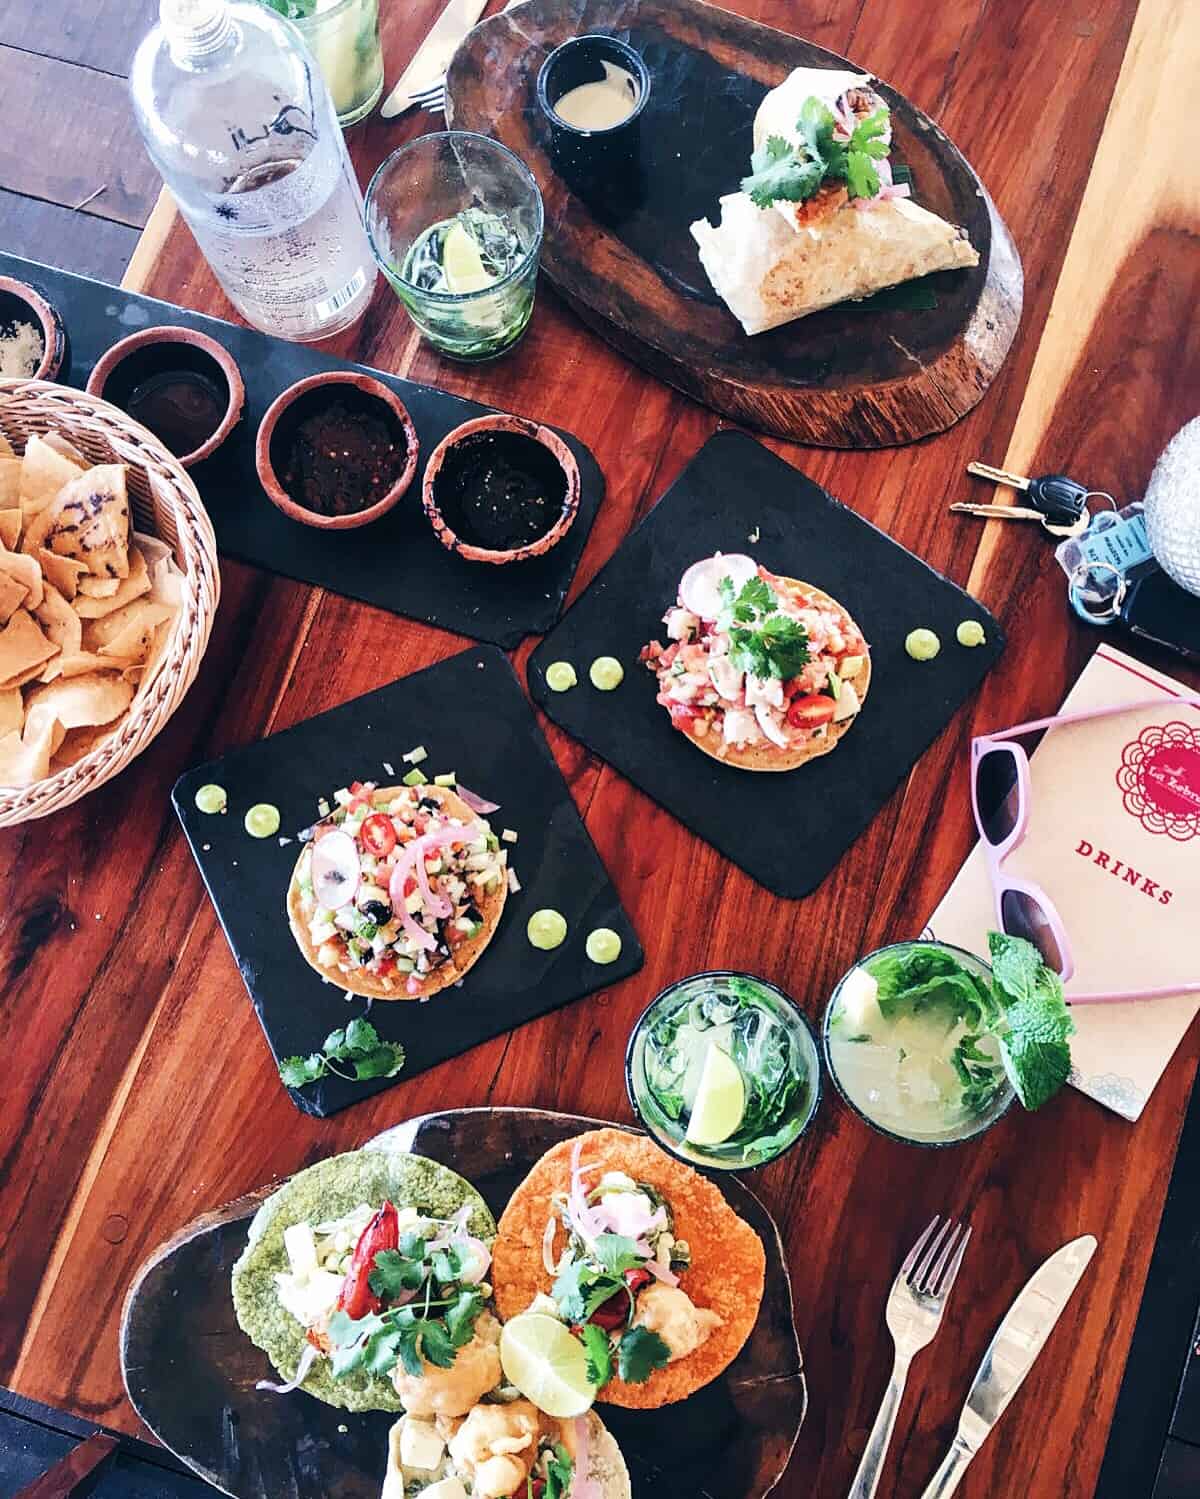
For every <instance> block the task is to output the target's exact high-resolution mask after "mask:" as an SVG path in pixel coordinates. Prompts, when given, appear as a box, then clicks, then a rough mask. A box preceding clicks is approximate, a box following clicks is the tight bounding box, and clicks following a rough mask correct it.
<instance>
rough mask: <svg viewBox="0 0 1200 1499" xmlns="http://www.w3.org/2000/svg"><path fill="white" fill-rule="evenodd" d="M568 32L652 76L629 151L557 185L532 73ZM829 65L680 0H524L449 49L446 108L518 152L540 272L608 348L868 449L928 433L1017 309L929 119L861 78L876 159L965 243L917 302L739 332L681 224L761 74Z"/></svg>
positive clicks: (816, 52) (964, 405)
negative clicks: (888, 158) (881, 104)
mask: <svg viewBox="0 0 1200 1499" xmlns="http://www.w3.org/2000/svg"><path fill="white" fill-rule="evenodd" d="M588 30H596V31H603V32H610V33H612V34H614V35H616V36H619V37H621V38H622V39H623V40H627V41H628V42H629V43H630V45H631V46H632V47H633V48H634V50H635V51H636V52H637V53H638V54H639V55H640V56H642V57H643V59H644V60H645V61H646V63H647V66H648V67H649V68H650V69H651V72H652V75H653V81H652V85H651V89H650V93H649V96H648V100H647V103H646V105H645V108H644V110H643V112H642V115H641V118H640V120H639V122H638V130H639V135H638V142H637V148H636V153H632V152H631V154H630V157H629V159H628V160H623V159H620V158H618V159H617V160H616V161H615V162H613V163H612V164H610V165H608V166H607V168H606V167H605V166H603V165H599V166H595V167H594V168H591V169H589V170H588V171H587V173H586V174H584V176H583V178H582V180H576V178H575V177H574V176H572V177H571V181H570V184H569V185H568V181H567V180H566V179H565V177H564V174H563V172H562V171H561V170H560V169H559V167H558V166H557V165H556V162H555V153H554V146H553V142H552V139H551V133H550V128H549V124H548V121H547V119H546V117H545V115H544V114H543V113H542V112H541V111H540V110H539V109H538V107H537V104H536V102H535V84H536V81H537V78H538V73H539V70H540V69H541V66H542V64H543V62H544V61H545V59H546V57H547V56H548V55H549V54H550V52H551V51H552V50H553V49H554V48H555V47H557V46H560V45H561V44H562V43H563V42H565V41H567V40H568V39H569V38H570V37H572V36H575V35H578V34H579V33H580V32H584V31H588ZM845 65H846V64H845V60H844V59H843V58H841V57H839V56H838V55H837V54H836V53H834V52H830V51H828V50H827V49H825V48H823V47H818V46H814V44H813V43H812V42H811V41H807V40H800V39H798V38H795V37H791V36H787V35H784V34H782V33H780V32H779V31H777V30H773V29H770V28H768V27H764V26H761V25H758V24H756V23H754V22H753V21H750V20H748V19H746V18H745V17H743V16H738V15H734V14H732V13H730V12H729V11H728V10H718V9H717V8H715V7H714V6H711V5H708V4H704V3H700V0H566V3H564V0H533V3H532V4H529V5H527V6H522V7H521V9H520V11H519V12H516V13H514V14H511V15H507V14H504V15H501V16H499V17H496V18H495V19H494V20H492V21H490V22H488V23H487V24H485V25H483V26H480V27H479V28H478V29H477V30H476V31H474V32H473V33H472V35H471V38H470V40H469V41H468V42H467V43H466V45H465V46H463V47H462V48H460V50H459V53H458V55H457V57H456V58H455V59H454V65H453V67H452V68H451V70H450V74H449V77H448V80H447V92H448V104H447V111H446V113H447V118H448V119H449V121H450V122H451V124H452V125H453V126H454V128H455V129H457V130H477V131H480V132H482V133H483V134H485V135H494V136H495V137H496V138H497V139H498V140H501V141H503V142H504V144H505V145H506V146H508V147H509V148H510V149H511V150H513V151H515V152H516V153H517V155H518V156H520V157H521V159H522V160H523V161H525V162H526V163H527V164H528V166H529V168H530V170H531V171H532V172H533V174H534V175H535V176H536V178H537V179H538V182H539V184H540V186H541V189H542V194H543V197H544V199H545V204H546V237H545V242H544V244H543V247H542V269H543V273H544V279H546V280H548V281H550V282H551V283H552V284H553V285H554V287H555V288H556V289H557V290H558V291H559V292H560V294H561V295H562V296H563V297H564V298H565V299H566V301H567V302H568V304H569V305H570V306H571V307H572V308H573V309H574V310H575V311H576V312H577V313H578V314H579V315H580V317H582V318H583V320H584V321H585V322H586V323H587V324H588V325H589V326H590V327H592V328H594V329H595V330H596V331H597V332H598V333H599V334H601V336H602V337H604V338H606V339H608V340H609V341H610V342H611V343H612V344H613V345H614V346H615V347H616V348H617V349H619V350H620V351H621V352H622V353H623V354H627V355H628V356H629V357H630V358H631V359H634V360H635V361H636V362H637V363H638V364H640V365H642V366H643V367H644V368H645V369H648V370H650V371H651V372H652V373H654V374H656V375H658V376H660V377H661V378H662V379H664V380H668V381H669V382H670V383H671V384H672V385H675V386H677V387H678V388H679V389H680V390H683V391H686V392H687V393H688V394H689V395H693V396H695V397H696V399H697V400H700V401H703V402H704V403H705V404H706V405H709V406H711V407H712V408H713V409H714V410H715V411H718V412H722V413H724V414H725V415H727V416H731V417H733V418H734V419H735V420H739V421H744V422H746V423H748V424H749V425H750V426H752V427H757V428H760V429H761V430H762V431H764V432H774V433H776V434H778V435H779V436H782V437H789V438H793V439H795V440H797V441H801V442H812V443H822V444H824V445H825V446H828V447H835V448H874V447H886V446H888V445H889V444H892V443H897V442H908V441H911V440H912V439H913V438H917V437H927V436H929V435H930V434H931V433H934V432H940V431H942V430H944V429H945V428H946V427H949V426H951V425H952V424H953V423H954V422H956V421H957V420H958V419H959V417H961V416H962V415H963V414H964V412H966V411H969V410H970V409H971V407H972V406H974V405H975V403H976V402H977V401H978V400H979V399H980V398H981V397H982V395H983V394H984V392H985V391H986V390H987V388H988V386H989V385H990V383H991V381H992V379H993V378H994V376H995V374H996V371H997V370H998V369H999V367H1000V365H1001V363H1002V361H1003V359H1004V356H1005V354H1006V353H1007V352H1008V349H1009V347H1010V345H1011V343H1012V339H1013V335H1014V333H1015V332H1016V327H1017V323H1018V321H1019V320H1020V316H1021V264H1020V259H1019V256H1018V254H1017V252H1016V250H1015V248H1014V246H1013V243H1012V239H1011V237H1010V235H1009V232H1008V229H1007V228H1006V226H1005V225H1004V223H1003V222H1002V221H1001V219H1000V218H999V217H998V215H997V213H996V210H995V206H994V205H993V203H992V202H991V200H990V198H989V197H988V195H987V192H986V189H985V188H984V187H983V186H982V185H981V183H980V181H979V179H978V177H976V175H975V173H974V172H973V171H972V170H971V167H970V165H969V164H968V163H967V162H966V161H965V160H964V159H963V157H962V155H961V154H960V152H959V151H958V150H957V149H956V148H955V146H954V145H953V144H952V143H951V142H950V141H949V140H948V139H947V138H946V136H945V135H944V134H943V133H941V132H939V131H938V130H937V129H936V128H935V127H934V126H933V125H932V123H931V122H930V121H929V120H928V119H927V118H926V117H924V116H923V115H921V114H920V113H919V112H918V111H917V110H915V109H914V108H913V106H912V104H911V103H910V102H909V100H907V99H906V98H904V97H903V95H897V94H895V93H893V92H892V91H891V90H889V89H888V88H887V86H886V81H885V82H884V83H881V84H880V87H881V88H882V89H883V91H884V94H885V95H886V97H887V100H888V103H889V105H890V106H891V119H892V128H893V131H894V151H895V159H896V161H898V162H903V163H904V165H905V166H906V167H907V168H908V169H909V171H910V172H911V173H912V177H913V181H914V183H916V184H917V196H918V198H919V201H920V202H921V204H922V205H923V206H924V207H926V208H928V209H930V210H931V211H932V212H934V213H937V214H939V215H941V217H942V218H944V219H946V220H947V221H948V222H949V223H952V224H957V225H960V226H961V227H962V228H963V229H965V230H966V231H967V232H968V234H969V236H970V240H971V243H972V244H973V245H974V247H975V249H976V250H977V252H978V255H979V264H978V265H977V266H975V267H973V268H972V269H970V270H960V271H954V272H947V273H945V274H942V275H938V276H936V277H934V278H932V284H933V285H934V287H935V292H934V295H935V299H936V305H935V306H933V307H931V308H927V309H925V310H924V311H922V312H919V313H914V312H911V311H910V312H904V311H891V312H884V311H877V312H873V313H869V314H868V313H864V312H863V310H862V309H860V308H855V307H848V306H845V305H843V306H842V307H830V308H827V309H825V310H824V311H822V312H818V313H814V314H813V315H812V316H810V317H807V318H804V319H803V320H802V321H801V322H797V323H792V324H789V325H786V326H784V327H782V328H776V329H773V330H771V331H769V332H765V333H761V334H759V335H757V336H756V337H754V338H746V337H744V336H743V335H742V333H741V331H740V328H739V325H738V324H737V322H736V320H735V319H734V317H733V314H732V313H731V312H730V311H729V309H728V308H727V307H726V306H725V305H724V304H723V303H722V301H721V299H720V298H719V297H718V296H717V294H716V293H715V291H714V290H713V288H712V286H711V284H710V282H709V278H708V275H707V273H706V272H705V270H704V268H703V267H702V266H701V264H700V261H699V257H698V255H697V252H696V244H695V241H694V240H693V238H692V235H691V231H690V225H691V224H692V223H693V222H695V221H696V220H698V219H712V220H716V219H717V218H719V217H720V207H719V200H720V198H721V197H722V196H723V195H724V194H726V193H731V192H734V191H735V190H736V188H737V185H738V183H739V182H740V180H741V178H742V176H743V175H744V174H745V172H746V171H748V170H749V160H750V152H751V144H752V141H751V136H752V126H753V120H754V115H755V111H756V110H757V108H758V105H759V104H760V102H761V100H762V98H763V96H764V94H765V93H766V91H767V90H768V89H769V88H773V87H774V86H775V85H776V84H778V83H781V82H782V81H783V80H784V79H785V78H786V77H787V75H788V74H789V73H790V72H791V71H792V69H793V68H800V67H805V68H813V67H816V68H837V67H844V66H845ZM698 141H701V142H703V147H702V149H697V148H696V143H697V142H698ZM567 175H571V174H570V171H569V169H568V174H567Z"/></svg>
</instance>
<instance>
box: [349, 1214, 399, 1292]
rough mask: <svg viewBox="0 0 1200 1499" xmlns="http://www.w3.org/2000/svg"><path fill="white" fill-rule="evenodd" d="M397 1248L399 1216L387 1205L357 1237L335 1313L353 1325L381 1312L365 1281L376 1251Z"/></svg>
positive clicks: (369, 1285) (368, 1282)
mask: <svg viewBox="0 0 1200 1499" xmlns="http://www.w3.org/2000/svg"><path fill="white" fill-rule="evenodd" d="M399 1245H400V1215H399V1213H397V1212H396V1209H395V1208H394V1207H393V1206H392V1204H391V1203H390V1202H385V1203H384V1205H383V1206H382V1207H381V1208H380V1209H379V1211H378V1212H377V1213H376V1214H375V1216H374V1217H373V1218H372V1219H371V1221H370V1223H368V1224H367V1226H366V1228H364V1229H363V1231H362V1233H361V1234H359V1236H358V1243H357V1244H356V1245H355V1246H354V1253H353V1255H352V1256H351V1258H350V1269H349V1272H348V1273H347V1275H346V1279H345V1280H344V1281H343V1282H342V1290H341V1294H340V1295H339V1296H338V1303H337V1304H338V1311H340V1312H345V1313H346V1315H347V1316H348V1317H352V1318H353V1319H354V1320H355V1321H356V1322H357V1321H358V1319H359V1318H360V1317H366V1316H369V1315H370V1314H372V1313H375V1312H379V1311H381V1310H382V1308H383V1302H382V1301H381V1300H380V1299H379V1297H378V1296H376V1294H375V1292H374V1291H372V1289H371V1284H370V1280H369V1278H368V1277H369V1276H370V1274H371V1269H372V1267H373V1266H374V1264H375V1256H376V1255H377V1254H378V1253H379V1251H380V1250H381V1249H397V1248H399Z"/></svg>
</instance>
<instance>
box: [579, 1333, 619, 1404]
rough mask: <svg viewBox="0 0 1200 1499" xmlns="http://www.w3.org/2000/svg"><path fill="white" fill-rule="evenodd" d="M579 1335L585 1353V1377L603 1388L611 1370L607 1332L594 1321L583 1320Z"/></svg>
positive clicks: (611, 1357) (610, 1354)
mask: <svg viewBox="0 0 1200 1499" xmlns="http://www.w3.org/2000/svg"><path fill="white" fill-rule="evenodd" d="M579 1336H580V1338H581V1339H582V1342H583V1350H584V1352H585V1353H586V1354H587V1377H588V1379H589V1380H590V1381H591V1383H592V1384H594V1385H595V1387H596V1388H597V1389H598V1390H599V1389H603V1387H604V1386H605V1385H606V1384H607V1383H608V1381H609V1380H610V1379H611V1378H612V1371H613V1356H612V1343H611V1342H609V1338H608V1334H607V1333H606V1332H605V1331H604V1329H603V1328H602V1327H597V1326H596V1324H595V1323H594V1322H585V1323H584V1325H583V1327H582V1328H580V1332H579Z"/></svg>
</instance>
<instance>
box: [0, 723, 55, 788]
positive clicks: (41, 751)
mask: <svg viewBox="0 0 1200 1499" xmlns="http://www.w3.org/2000/svg"><path fill="white" fill-rule="evenodd" d="M26 727H27V728H28V725H26ZM62 740H63V726H62V724H60V723H59V722H58V720H57V719H56V718H47V719H45V720H43V721H42V722H41V723H40V724H39V725H38V726H37V730H36V732H35V733H34V734H33V736H32V737H26V738H22V737H21V735H20V734H6V735H5V736H4V738H3V739H0V786H32V785H33V784H34V782H35V781H44V780H45V779H46V777H47V776H48V775H49V774H50V758H51V756H52V755H53V754H54V751H55V750H56V749H57V748H58V747H59V745H60V744H61V743H62Z"/></svg>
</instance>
